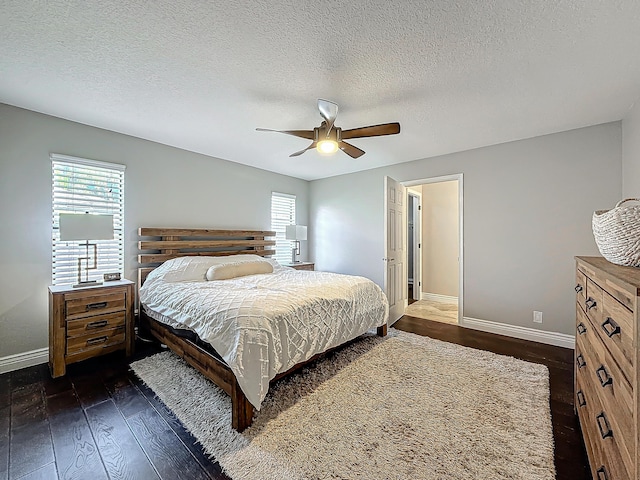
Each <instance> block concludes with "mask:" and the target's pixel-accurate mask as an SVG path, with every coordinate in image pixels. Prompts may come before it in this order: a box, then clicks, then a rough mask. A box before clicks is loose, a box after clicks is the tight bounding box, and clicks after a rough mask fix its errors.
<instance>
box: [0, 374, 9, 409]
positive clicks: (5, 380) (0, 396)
mask: <svg viewBox="0 0 640 480" xmlns="http://www.w3.org/2000/svg"><path fill="white" fill-rule="evenodd" d="M10 404H11V374H10V373H3V374H2V375H0V408H4V407H8V406H9V405H10Z"/></svg>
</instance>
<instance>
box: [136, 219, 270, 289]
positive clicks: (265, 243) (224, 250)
mask: <svg viewBox="0 0 640 480" xmlns="http://www.w3.org/2000/svg"><path fill="white" fill-rule="evenodd" d="M275 235H276V232H269V231H263V230H212V229H208V228H148V227H141V228H139V229H138V236H139V237H149V238H148V239H146V240H139V241H138V249H139V250H141V251H146V252H147V253H139V254H138V263H139V264H140V265H141V267H139V268H138V288H140V287H141V286H142V284H143V283H144V281H145V279H146V278H147V275H149V273H150V272H151V271H152V270H153V269H154V268H156V267H158V266H159V265H160V264H161V263H162V262H165V261H167V260H170V259H172V258H177V257H184V256H209V257H221V256H227V255H238V254H241V253H252V254H254V255H260V256H263V257H266V256H269V255H274V254H275V253H276V252H275V250H274V249H273V248H272V247H273V246H275V244H276V240H275V238H273V239H267V238H266V237H275ZM150 250H152V251H153V252H149V251H150Z"/></svg>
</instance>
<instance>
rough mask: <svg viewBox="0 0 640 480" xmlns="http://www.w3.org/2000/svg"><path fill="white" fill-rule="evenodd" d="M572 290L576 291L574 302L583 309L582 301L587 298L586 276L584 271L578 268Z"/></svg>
mask: <svg viewBox="0 0 640 480" xmlns="http://www.w3.org/2000/svg"><path fill="white" fill-rule="evenodd" d="M574 290H575V291H576V303H578V305H580V307H581V308H583V309H584V308H585V306H584V303H585V301H586V300H587V277H586V276H585V274H584V272H581V271H580V270H578V269H576V286H575V287H574Z"/></svg>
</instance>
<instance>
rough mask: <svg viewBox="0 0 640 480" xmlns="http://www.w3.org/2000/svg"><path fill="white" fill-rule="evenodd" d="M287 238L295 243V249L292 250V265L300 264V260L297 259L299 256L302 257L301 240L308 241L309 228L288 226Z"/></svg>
mask: <svg viewBox="0 0 640 480" xmlns="http://www.w3.org/2000/svg"><path fill="white" fill-rule="evenodd" d="M285 238H286V239H287V240H294V241H295V247H294V248H293V249H292V250H291V263H299V262H300V260H298V259H297V256H298V255H300V240H306V239H307V226H306V225H287V231H286V236H285Z"/></svg>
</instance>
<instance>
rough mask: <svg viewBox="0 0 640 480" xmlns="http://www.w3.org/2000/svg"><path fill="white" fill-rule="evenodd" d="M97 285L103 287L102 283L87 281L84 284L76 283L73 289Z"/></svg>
mask: <svg viewBox="0 0 640 480" xmlns="http://www.w3.org/2000/svg"><path fill="white" fill-rule="evenodd" d="M97 285H102V282H100V281H98V280H87V281H84V282H80V283H76V284H75V285H74V286H73V288H81V287H95V286H97Z"/></svg>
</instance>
